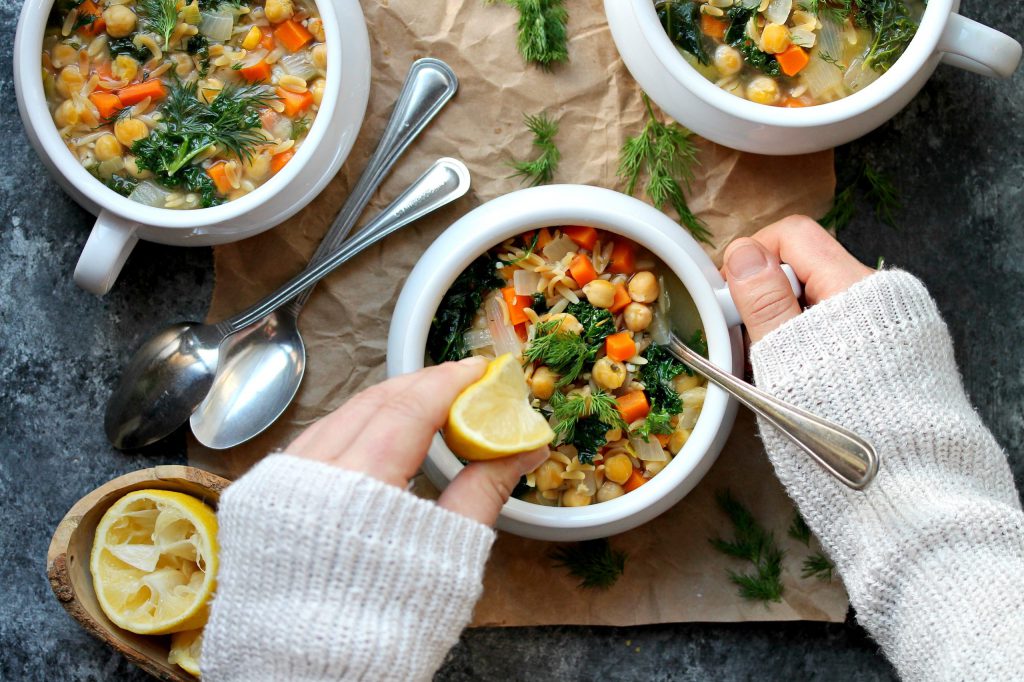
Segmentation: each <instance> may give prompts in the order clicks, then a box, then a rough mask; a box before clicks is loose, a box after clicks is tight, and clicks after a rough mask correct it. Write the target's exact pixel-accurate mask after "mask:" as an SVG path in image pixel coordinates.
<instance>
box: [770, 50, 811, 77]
mask: <svg viewBox="0 0 1024 682" xmlns="http://www.w3.org/2000/svg"><path fill="white" fill-rule="evenodd" d="M775 58H776V59H777V60H779V66H781V67H782V73H784V74H786V75H787V76H795V75H797V74H798V73H800V72H801V71H803V70H804V67H805V66H807V64H808V63H809V62H810V61H811V57H810V55H809V54H807V50H805V49H804V48H802V47H800V46H799V45H790V46H789V47H788V48H786V51H785V52H781V53H779V54H777V55H775Z"/></svg>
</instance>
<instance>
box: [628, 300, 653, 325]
mask: <svg viewBox="0 0 1024 682" xmlns="http://www.w3.org/2000/svg"><path fill="white" fill-rule="evenodd" d="M652 320H654V312H653V311H652V310H651V307H650V306H647V305H644V304H643V303H630V304H629V305H627V306H626V308H625V310H623V311H622V321H623V322H625V323H626V329H628V330H629V331H631V332H642V331H643V330H645V329H647V328H648V327H650V326H651V321H652Z"/></svg>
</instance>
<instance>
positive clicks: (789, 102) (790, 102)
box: [782, 97, 807, 109]
mask: <svg viewBox="0 0 1024 682" xmlns="http://www.w3.org/2000/svg"><path fill="white" fill-rule="evenodd" d="M782 106H784V107H786V108H787V109H801V108H803V107H806V106H807V102H805V101H803V100H802V99H800V98H798V97H787V98H786V100H785V101H784V102H783V103H782Z"/></svg>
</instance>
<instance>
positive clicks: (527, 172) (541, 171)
mask: <svg viewBox="0 0 1024 682" xmlns="http://www.w3.org/2000/svg"><path fill="white" fill-rule="evenodd" d="M524 120H525V121H526V127H527V128H529V130H530V132H532V133H533V146H534V147H536V148H537V149H539V150H540V154H539V155H538V156H537V158H535V159H532V160H530V161H513V162H512V163H511V164H510V165H511V166H512V168H514V169H515V171H516V172H515V174H514V175H513V177H517V178H522V181H523V182H528V183H529V184H530V186H531V187H536V186H537V185H546V184H548V183H549V182H551V181H552V180H553V179H554V177H555V171H557V170H558V163H559V161H561V160H562V153H561V152H560V151H558V146H557V145H556V144H555V142H554V139H555V135H557V134H558V122H557V121H553V120H551V118H549V117H548V115H547V114H546V113H542V114H538V115H537V116H526V117H525V118H524Z"/></svg>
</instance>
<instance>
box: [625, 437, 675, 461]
mask: <svg viewBox="0 0 1024 682" xmlns="http://www.w3.org/2000/svg"><path fill="white" fill-rule="evenodd" d="M629 444H630V445H632V446H633V450H634V451H635V452H636V457H637V459H639V460H641V461H643V462H667V461H668V453H666V452H665V450H664V449H663V448H662V447H661V443H659V442H658V439H657V438H655V437H654V436H651V440H650V441H645V440H644V439H643V438H639V437H637V436H633V437H632V438H630V439H629Z"/></svg>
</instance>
